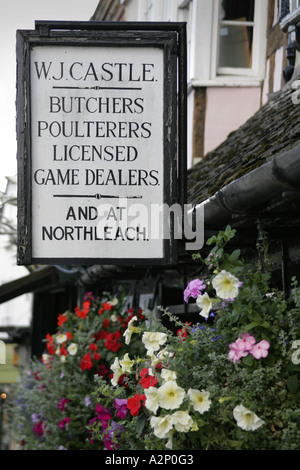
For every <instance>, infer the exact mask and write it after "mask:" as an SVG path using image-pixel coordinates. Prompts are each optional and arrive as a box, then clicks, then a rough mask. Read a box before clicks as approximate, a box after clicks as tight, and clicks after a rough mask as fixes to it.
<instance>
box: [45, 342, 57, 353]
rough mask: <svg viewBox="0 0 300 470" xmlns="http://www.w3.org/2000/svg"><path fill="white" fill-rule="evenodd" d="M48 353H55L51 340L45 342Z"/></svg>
mask: <svg viewBox="0 0 300 470" xmlns="http://www.w3.org/2000/svg"><path fill="white" fill-rule="evenodd" d="M46 346H47V351H48V354H55V348H54V344H53V343H52V342H49V343H47V345H46Z"/></svg>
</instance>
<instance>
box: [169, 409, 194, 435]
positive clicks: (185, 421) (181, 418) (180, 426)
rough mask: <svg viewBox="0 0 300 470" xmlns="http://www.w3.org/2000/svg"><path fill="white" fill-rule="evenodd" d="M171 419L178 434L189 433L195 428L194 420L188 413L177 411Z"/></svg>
mask: <svg viewBox="0 0 300 470" xmlns="http://www.w3.org/2000/svg"><path fill="white" fill-rule="evenodd" d="M171 417H172V423H173V426H174V427H175V429H176V431H178V432H189V431H190V429H191V428H192V426H193V419H192V417H191V416H190V415H189V413H188V412H187V411H181V410H178V411H175V413H173V414H172V415H171Z"/></svg>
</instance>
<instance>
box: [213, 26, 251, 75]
mask: <svg viewBox="0 0 300 470" xmlns="http://www.w3.org/2000/svg"><path fill="white" fill-rule="evenodd" d="M252 36H253V28H252V27H251V26H229V25H221V26H220V38H219V39H220V41H219V67H239V68H240V67H241V68H251V66H252Z"/></svg>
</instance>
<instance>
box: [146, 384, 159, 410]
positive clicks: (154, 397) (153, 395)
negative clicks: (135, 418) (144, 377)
mask: <svg viewBox="0 0 300 470" xmlns="http://www.w3.org/2000/svg"><path fill="white" fill-rule="evenodd" d="M144 394H145V396H146V401H145V407H146V408H147V409H148V410H149V411H152V413H154V414H155V413H156V412H157V410H158V408H159V402H158V393H157V388H156V387H149V388H145V390H144Z"/></svg>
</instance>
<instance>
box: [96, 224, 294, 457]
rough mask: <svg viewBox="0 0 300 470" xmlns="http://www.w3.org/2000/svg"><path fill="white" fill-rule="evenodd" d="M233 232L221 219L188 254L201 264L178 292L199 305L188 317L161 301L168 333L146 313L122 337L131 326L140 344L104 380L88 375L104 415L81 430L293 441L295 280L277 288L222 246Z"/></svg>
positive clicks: (102, 434) (190, 443)
mask: <svg viewBox="0 0 300 470" xmlns="http://www.w3.org/2000/svg"><path fill="white" fill-rule="evenodd" d="M233 236H234V231H233V230H231V228H230V227H227V228H226V230H225V231H223V232H220V233H219V235H218V236H217V237H213V238H211V239H210V240H208V242H207V244H208V245H209V246H211V247H212V248H211V252H210V253H209V255H208V256H207V257H206V258H205V259H202V258H201V256H200V254H199V255H196V256H194V258H195V259H201V261H202V262H203V263H204V264H205V265H206V266H207V268H208V270H209V274H208V276H207V277H206V278H205V279H201V280H199V279H194V280H191V281H190V282H189V284H188V286H187V288H186V290H185V292H184V298H185V301H189V302H190V301H192V302H196V303H197V305H198V306H199V311H200V312H199V322H198V323H197V324H195V325H192V324H184V323H182V322H180V321H179V320H178V319H177V318H176V317H174V316H172V315H171V314H170V313H169V312H168V311H167V310H166V309H162V312H163V315H167V316H168V318H169V320H170V321H171V322H174V325H175V327H176V328H177V331H178V334H177V335H173V334H171V332H170V331H168V330H166V329H165V328H164V327H163V326H162V325H161V323H160V322H158V321H155V319H152V323H151V327H150V328H149V327H148V328H147V330H146V327H145V325H144V326H143V327H141V328H139V329H136V330H134V331H133V330H132V325H133V324H134V323H133V320H132V322H131V324H129V327H128V333H130V334H129V336H128V341H127V343H128V345H129V346H130V342H131V340H132V339H133V338H135V337H136V336H139V337H140V338H141V340H142V342H143V345H144V354H143V355H139V356H137V355H136V356H133V355H130V354H128V356H127V357H126V361H124V362H122V360H119V359H118V360H115V361H114V363H113V364H112V366H111V368H112V371H113V372H114V378H115V379H114V378H112V380H111V383H110V384H108V383H107V382H106V383H104V382H103V380H102V379H101V378H97V382H98V389H97V391H96V396H97V399H98V405H99V406H101V413H105V412H107V413H108V416H109V419H107V420H106V421H105V420H103V419H102V416H103V415H102V414H101V413H98V414H97V417H95V419H94V420H93V421H92V422H91V423H90V426H89V430H90V432H91V435H92V437H93V439H94V440H95V441H97V442H104V441H105V442H106V448H108V449H119V450H121V449H132V450H139V449H146V450H156V449H158V450H160V449H166V448H169V449H174V450H188V449H197V450H201V449H212V450H214V449H215V450H275V449H276V450H287V449H288V450H295V449H299V443H300V431H299V429H300V426H299V425H300V412H299V401H300V380H299V379H300V375H299V371H300V365H299V363H300V347H299V346H300V341H298V339H297V338H300V331H299V312H300V302H299V300H300V290H299V287H298V285H297V282H296V280H293V286H292V290H291V293H290V296H289V298H286V297H285V296H284V295H283V293H282V292H280V291H277V290H275V289H273V288H272V285H271V277H270V274H269V273H268V272H265V271H264V270H263V269H260V268H258V270H257V271H255V272H253V271H250V270H249V268H248V266H247V265H245V264H244V262H243V261H242V259H241V257H240V252H239V250H234V251H233V252H232V253H230V254H228V253H227V252H226V251H225V248H226V245H227V243H228V241H230V239H231V238H232V237H233ZM226 293H228V294H230V295H228V297H226ZM232 293H234V294H235V296H234V297H233V296H232ZM149 332H152V335H153V338H152V340H153V341H152V346H151V342H149V338H148V339H147V337H146V336H145V334H149ZM159 338H161V342H160V344H159V343H155V340H158V339H159ZM155 344H156V346H154V345H155ZM151 348H152V349H151ZM125 364H126V368H125ZM125 369H126V378H124V376H123V382H122V384H120V383H118V381H116V379H117V378H118V377H119V376H120V374H122V373H124V371H125ZM116 399H117V401H116ZM118 400H122V404H123V413H122V414H118V408H117V404H118ZM126 404H127V409H126Z"/></svg>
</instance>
